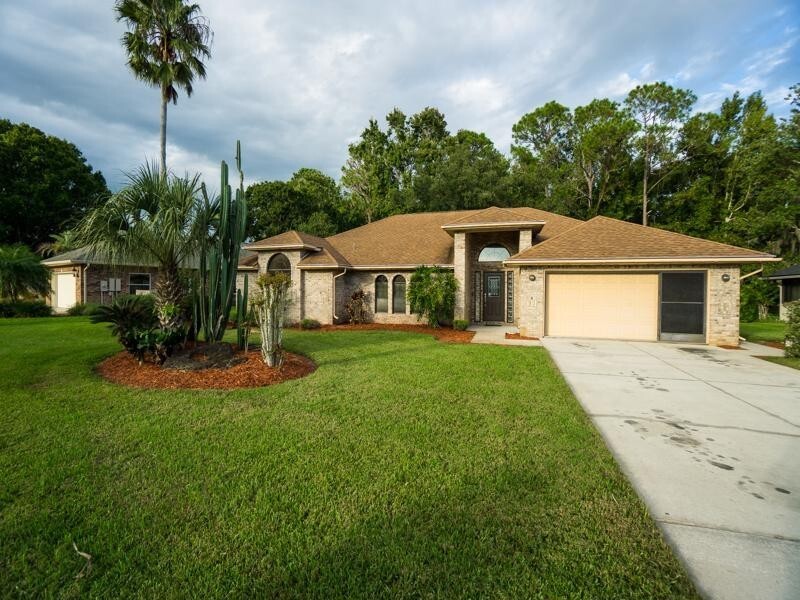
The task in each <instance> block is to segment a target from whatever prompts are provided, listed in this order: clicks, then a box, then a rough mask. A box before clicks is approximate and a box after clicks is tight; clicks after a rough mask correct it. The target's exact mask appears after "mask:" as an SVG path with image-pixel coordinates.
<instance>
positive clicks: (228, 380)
mask: <svg viewBox="0 0 800 600" xmlns="http://www.w3.org/2000/svg"><path fill="white" fill-rule="evenodd" d="M236 356H237V357H239V358H241V359H243V360H242V361H241V362H239V363H237V364H235V365H233V366H232V367H229V368H227V369H218V368H211V369H203V370H194V371H183V370H178V369H165V368H163V367H159V366H158V365H156V364H154V363H150V362H145V363H144V364H142V365H140V364H139V363H138V362H137V361H136V359H135V358H134V357H133V356H131V355H130V354H128V353H127V352H124V351H123V352H119V353H117V354H115V355H114V356H110V357H108V358H107V359H105V360H104V361H103V362H101V363H100V364H99V365H97V373H98V374H99V375H100V376H101V377H104V378H105V379H108V380H109V381H113V382H114V383H119V384H122V385H128V386H132V387H139V388H149V389H168V390H177V389H215V390H229V389H234V388H250V387H262V386H265V385H273V384H275V383H281V382H283V381H288V380H290V379H298V378H300V377H305V376H306V375H310V374H311V373H313V372H314V371H315V370H316V368H317V365H316V364H314V361H312V360H311V359H309V358H306V357H305V356H300V355H299V354H292V353H291V352H287V353H286V354H285V358H284V362H283V365H282V366H281V367H280V368H277V369H274V368H270V367H268V366H267V365H265V364H264V361H263V360H262V359H261V352H260V350H250V351H249V352H248V353H247V354H245V353H244V352H236Z"/></svg>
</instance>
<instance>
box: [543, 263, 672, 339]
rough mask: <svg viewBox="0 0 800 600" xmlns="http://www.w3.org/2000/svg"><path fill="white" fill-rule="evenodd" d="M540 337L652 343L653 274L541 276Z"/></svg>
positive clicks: (655, 280) (655, 335)
mask: <svg viewBox="0 0 800 600" xmlns="http://www.w3.org/2000/svg"><path fill="white" fill-rule="evenodd" d="M546 311H547V313H546V314H547V325H546V334H547V335H552V336H562V337H585V338H606V339H620V340H655V339H657V338H658V275H657V274H655V273H623V274H619V275H617V274H613V275H612V274H608V273H563V274H562V273H552V274H549V275H548V276H547V306H546Z"/></svg>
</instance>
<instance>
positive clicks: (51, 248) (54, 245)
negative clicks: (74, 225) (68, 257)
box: [36, 229, 78, 256]
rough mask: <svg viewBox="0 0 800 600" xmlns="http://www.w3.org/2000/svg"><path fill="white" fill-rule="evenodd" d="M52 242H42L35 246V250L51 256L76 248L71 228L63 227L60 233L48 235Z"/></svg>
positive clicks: (75, 240)
mask: <svg viewBox="0 0 800 600" xmlns="http://www.w3.org/2000/svg"><path fill="white" fill-rule="evenodd" d="M50 239H52V240H53V241H52V242H42V243H41V244H39V245H38V246H36V251H37V252H38V253H39V254H41V255H42V256H53V255H55V254H62V253H64V252H69V251H70V250H75V249H76V248H78V243H77V239H76V236H75V232H74V231H73V230H72V229H65V230H64V231H62V232H61V233H53V234H51V235H50Z"/></svg>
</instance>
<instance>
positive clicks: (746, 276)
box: [739, 267, 764, 281]
mask: <svg viewBox="0 0 800 600" xmlns="http://www.w3.org/2000/svg"><path fill="white" fill-rule="evenodd" d="M763 270H764V267H761V268H760V269H756V270H755V271H753V272H752V273H748V274H747V275H742V276H741V277H739V281H744V280H745V279H747V278H748V277H752V276H753V275H758V274H759V273H761V272H762V271H763Z"/></svg>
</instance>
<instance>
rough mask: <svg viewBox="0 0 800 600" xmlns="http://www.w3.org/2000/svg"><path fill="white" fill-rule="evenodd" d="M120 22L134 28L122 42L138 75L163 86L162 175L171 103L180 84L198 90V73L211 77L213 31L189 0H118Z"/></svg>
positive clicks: (176, 100)
mask: <svg viewBox="0 0 800 600" xmlns="http://www.w3.org/2000/svg"><path fill="white" fill-rule="evenodd" d="M115 11H116V13H117V20H118V21H125V24H126V25H127V26H128V31H126V32H125V34H124V35H123V36H122V45H123V46H124V47H125V51H126V52H127V53H128V66H129V67H130V68H131V70H132V71H133V73H134V75H135V76H136V78H137V79H141V80H142V81H144V82H145V83H147V84H149V85H151V86H153V87H157V88H159V89H160V90H161V174H162V175H166V173H167V104H168V103H169V102H172V103H173V104H177V103H178V88H183V89H184V90H185V91H186V95H187V96H191V95H192V91H193V88H192V83H193V82H194V78H195V77H199V78H201V79H205V77H206V67H205V65H204V64H203V59H208V58H210V57H211V51H210V45H211V39H212V37H213V32H212V31H211V27H210V26H209V24H208V20H207V19H206V18H205V17H203V16H202V15H201V14H200V13H201V11H200V6H198V5H197V4H185V3H184V0H118V1H117V3H116V6H115Z"/></svg>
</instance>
